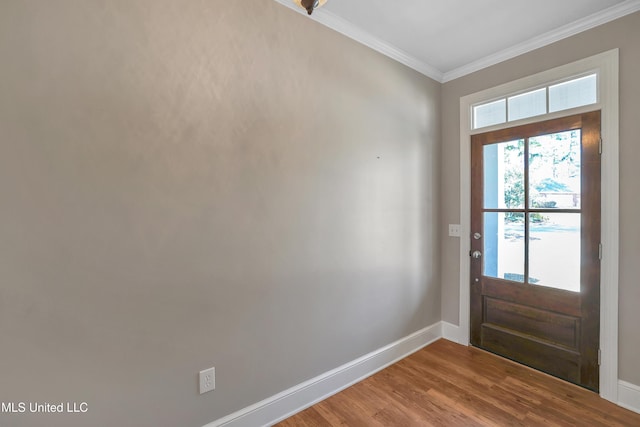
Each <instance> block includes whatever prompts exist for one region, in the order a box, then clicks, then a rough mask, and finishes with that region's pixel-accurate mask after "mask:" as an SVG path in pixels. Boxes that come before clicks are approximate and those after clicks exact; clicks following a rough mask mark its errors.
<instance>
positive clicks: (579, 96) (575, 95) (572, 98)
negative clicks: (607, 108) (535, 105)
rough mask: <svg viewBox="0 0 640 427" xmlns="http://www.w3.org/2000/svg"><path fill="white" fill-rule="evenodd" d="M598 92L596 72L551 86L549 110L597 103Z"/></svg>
mask: <svg viewBox="0 0 640 427" xmlns="http://www.w3.org/2000/svg"><path fill="white" fill-rule="evenodd" d="M597 94H598V81H597V75H596V74H592V75H590V76H586V77H580V78H578V79H575V80H570V81H568V82H564V83H560V84H557V85H553V86H549V112H550V113H553V112H554V111H562V110H568V109H569V108H575V107H581V106H583V105H591V104H595V103H596V102H598V96H597Z"/></svg>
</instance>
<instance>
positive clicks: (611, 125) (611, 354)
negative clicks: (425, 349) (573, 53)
mask: <svg viewBox="0 0 640 427" xmlns="http://www.w3.org/2000/svg"><path fill="white" fill-rule="evenodd" d="M618 63H619V51H618V49H612V50H609V51H607V52H603V53H600V54H598V55H594V56H591V57H588V58H585V59H582V60H579V61H576V62H572V63H570V64H566V65H562V66H560V67H556V68H552V69H550V70H547V71H543V72H541V73H537V74H534V75H532V76H528V77H524V78H522V79H518V80H514V81H512V82H509V83H505V84H503V85H500V86H496V87H493V88H490V89H486V90H483V91H480V92H476V93H474V94H470V95H467V96H464V97H462V98H460V226H461V230H460V235H461V236H462V237H461V239H460V283H459V285H460V310H459V326H460V327H459V330H458V343H460V344H463V345H468V344H469V330H470V324H469V308H470V290H469V275H470V262H469V249H470V240H469V238H468V236H470V234H471V229H470V223H471V203H470V202H471V149H470V147H471V135H472V134H473V133H481V132H486V131H487V130H488V129H479V130H476V131H473V130H472V129H471V106H472V105H473V104H476V103H478V102H481V101H483V100H488V99H492V98H496V97H498V96H502V95H505V94H510V93H513V92H516V91H520V90H525V89H527V88H529V87H534V86H538V85H541V84H544V83H546V82H553V81H556V80H559V79H562V78H565V77H569V76H572V75H576V74H580V73H583V72H587V71H596V72H597V73H598V79H599V85H598V90H599V97H598V100H599V102H598V103H597V104H593V105H589V106H585V107H580V108H575V109H571V110H566V111H562V112H558V113H553V114H547V115H544V116H538V117H534V118H531V119H526V120H521V121H518V122H511V123H507V124H504V125H502V126H499V127H503V128H506V127H513V126H518V125H521V124H526V123H535V122H538V121H542V120H547V119H552V118H557V117H564V116H570V115H574V114H579V113H584V112H588V111H595V110H601V111H602V117H601V135H602V139H603V141H604V142H603V152H602V163H601V167H602V188H601V191H602V212H601V219H602V236H601V241H602V246H603V253H602V262H601V270H600V283H601V288H600V349H601V354H602V358H601V363H600V396H601V397H602V398H604V399H607V400H609V401H612V402H615V403H617V401H618V275H619V273H618V259H619V258H618V255H619V253H618V247H619V246H618V244H619V213H618V212H619V204H620V200H619V191H620V190H619V188H620V175H619V163H620V159H619V107H618V105H619V104H618V101H619V82H618V76H619V74H618V73H619V65H618ZM499 127H492V128H491V130H493V129H495V128H499Z"/></svg>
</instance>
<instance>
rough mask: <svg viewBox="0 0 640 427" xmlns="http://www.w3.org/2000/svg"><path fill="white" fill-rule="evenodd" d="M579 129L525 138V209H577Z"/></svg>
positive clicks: (578, 199) (578, 194) (579, 157)
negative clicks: (527, 181)
mask: <svg viewBox="0 0 640 427" xmlns="http://www.w3.org/2000/svg"><path fill="white" fill-rule="evenodd" d="M580 159H581V156H580V130H579V129H577V130H570V131H566V132H560V133H554V134H550V135H542V136H537V137H534V138H530V139H529V207H530V208H545V209H553V208H556V209H557V208H562V209H580Z"/></svg>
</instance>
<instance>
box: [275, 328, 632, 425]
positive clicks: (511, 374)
mask: <svg viewBox="0 0 640 427" xmlns="http://www.w3.org/2000/svg"><path fill="white" fill-rule="evenodd" d="M540 425H545V426H589V427H591V426H594V427H597V426H602V427H604V426H606V427H612V426H629V427H632V426H640V414H636V413H634V412H631V411H628V410H626V409H624V408H621V407H619V406H617V405H614V404H613V403H611V402H608V401H606V400H604V399H601V398H600V397H599V396H598V395H597V394H595V393H592V392H590V391H588V390H586V389H583V388H580V387H578V386H575V385H573V384H569V383H566V382H564V381H561V380H558V379H556V378H554V377H551V376H549V375H546V374H543V373H541V372H538V371H535V370H533V369H530V368H527V367H525V366H522V365H519V364H517V363H514V362H511V361H509V360H506V359H503V358H500V357H498V356H495V355H493V354H491V353H487V352H485V351H482V350H479V349H476V348H473V347H465V346H461V345H458V344H455V343H452V342H450V341H446V340H439V341H436V342H435V343H433V344H431V345H429V346H428V347H425V348H424V349H422V350H420V351H418V352H416V353H414V354H413V355H411V356H409V357H407V358H405V359H403V360H401V361H400V362H398V363H396V364H394V365H392V366H390V367H388V368H386V369H384V370H382V371H380V372H378V373H377V374H375V375H373V376H371V377H369V378H367V379H365V380H364V381H361V382H359V383H358V384H355V385H354V386H352V387H349V388H348V389H345V390H343V391H342V392H340V393H338V394H336V395H334V396H332V397H330V398H328V399H326V400H324V401H322V402H320V403H318V404H316V405H314V406H312V407H310V408H308V409H306V410H304V411H302V412H300V413H298V414H296V415H294V416H293V417H291V418H289V419H287V420H285V421H283V422H281V423H279V424H277V426H278V427H294V426H295V427H321V426H354V427H359V426H363V427H364V426H366V427H375V426H540Z"/></svg>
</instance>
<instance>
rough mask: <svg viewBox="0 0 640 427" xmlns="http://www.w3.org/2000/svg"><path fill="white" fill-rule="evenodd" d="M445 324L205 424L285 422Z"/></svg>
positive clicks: (241, 426) (247, 426) (232, 426)
mask: <svg viewBox="0 0 640 427" xmlns="http://www.w3.org/2000/svg"><path fill="white" fill-rule="evenodd" d="M443 323H444V322H438V323H435V324H433V325H431V326H428V327H426V328H424V329H421V330H419V331H417V332H415V333H413V334H411V335H409V336H406V337H404V338H402V339H400V340H398V341H396V342H394V343H392V344H389V345H387V346H385V347H382V348H380V349H378V350H375V351H373V352H371V353H369V354H367V355H364V356H362V357H360V358H358V359H356V360H354V361H351V362H349V363H346V364H344V365H342V366H340V367H338V368H336V369H333V370H331V371H329V372H326V373H324V374H322V375H319V376H317V377H315V378H312V379H310V380H308V381H305V382H303V383H301V384H298V385H296V386H294V387H291V388H290V389H288V390H285V391H283V392H281V393H278V394H276V395H275V396H271V397H269V398H267V399H265V400H263V401H261V402H258V403H256V404H253V405H251V406H248V407H246V408H244V409H241V410H239V411H237V412H234V413H233V414H230V415H228V416H226V417H223V418H220V419H218V420H216V421H213V422H211V423H209V424H207V425H206V426H204V427H222V426H224V427H255V426H269V425H272V424H275V423H277V422H279V421H282V420H284V419H286V418H288V417H290V416H291V415H293V414H295V413H297V412H300V411H301V410H303V409H305V408H308V407H309V406H311V405H314V404H316V403H318V402H320V401H321V400H324V399H326V398H327V397H329V396H331V395H333V394H335V393H338V392H339V391H341V390H344V389H345V388H347V387H349V386H351V385H353V384H355V383H357V382H359V381H361V380H363V379H365V378H367V377H369V376H371V375H372V374H374V373H376V372H378V371H380V370H382V369H384V368H386V367H387V366H389V365H392V364H393V363H395V362H397V361H398V360H400V359H403V358H405V357H407V356H408V355H410V354H411V353H414V352H416V351H418V350H420V349H421V348H423V347H425V346H427V345H429V344H431V343H432V342H434V341H435V340H437V339H439V338H442V336H443ZM449 325H450V324H449ZM450 326H453V325H450Z"/></svg>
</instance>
